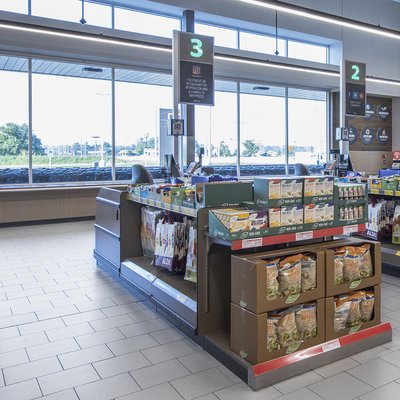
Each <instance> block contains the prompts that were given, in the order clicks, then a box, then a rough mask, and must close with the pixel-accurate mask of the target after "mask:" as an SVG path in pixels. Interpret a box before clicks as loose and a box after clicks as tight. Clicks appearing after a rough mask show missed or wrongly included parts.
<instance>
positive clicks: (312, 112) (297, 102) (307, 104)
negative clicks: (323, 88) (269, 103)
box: [288, 89, 327, 165]
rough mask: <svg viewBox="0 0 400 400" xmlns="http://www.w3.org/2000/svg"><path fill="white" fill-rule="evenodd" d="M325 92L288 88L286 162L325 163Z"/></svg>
mask: <svg viewBox="0 0 400 400" xmlns="http://www.w3.org/2000/svg"><path fill="white" fill-rule="evenodd" d="M326 108H327V107H326V93H325V92H317V91H311V90H299V89H289V123H288V124H289V148H288V150H289V164H294V163H302V164H306V165H322V164H323V163H325V162H326V159H327V154H326V138H327V132H326V130H327V126H326V118H327V115H326Z"/></svg>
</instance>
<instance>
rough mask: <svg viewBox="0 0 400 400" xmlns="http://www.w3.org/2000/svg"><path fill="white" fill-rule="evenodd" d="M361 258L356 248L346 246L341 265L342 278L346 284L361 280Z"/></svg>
mask: <svg viewBox="0 0 400 400" xmlns="http://www.w3.org/2000/svg"><path fill="white" fill-rule="evenodd" d="M361 268H362V256H361V255H360V252H359V251H358V250H357V247H353V246H347V247H346V255H345V257H344V264H343V277H344V281H345V282H346V283H350V282H354V281H356V280H358V279H361Z"/></svg>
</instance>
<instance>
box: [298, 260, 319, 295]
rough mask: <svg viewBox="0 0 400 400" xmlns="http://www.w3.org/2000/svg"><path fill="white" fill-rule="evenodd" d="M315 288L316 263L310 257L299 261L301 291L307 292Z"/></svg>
mask: <svg viewBox="0 0 400 400" xmlns="http://www.w3.org/2000/svg"><path fill="white" fill-rule="evenodd" d="M316 287H317V263H316V261H315V260H314V258H312V257H311V256H310V255H307V254H306V255H304V256H303V258H302V259H301V291H302V292H307V291H308V290H313V289H315V288H316Z"/></svg>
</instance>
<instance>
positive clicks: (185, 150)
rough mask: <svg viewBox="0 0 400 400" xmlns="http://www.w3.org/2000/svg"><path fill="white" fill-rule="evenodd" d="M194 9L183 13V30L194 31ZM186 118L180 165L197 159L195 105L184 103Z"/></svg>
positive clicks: (183, 108) (183, 109)
mask: <svg viewBox="0 0 400 400" xmlns="http://www.w3.org/2000/svg"><path fill="white" fill-rule="evenodd" d="M194 21H195V19H194V11H192V10H185V11H184V12H183V15H182V21H181V30H182V31H184V32H190V33H194ZM181 108H182V118H183V119H184V120H185V136H183V137H181V138H180V165H181V168H182V167H183V165H188V164H190V163H191V162H192V161H194V160H195V158H196V154H195V106H193V105H187V104H185V105H182V106H181Z"/></svg>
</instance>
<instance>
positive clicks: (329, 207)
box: [325, 203, 335, 221]
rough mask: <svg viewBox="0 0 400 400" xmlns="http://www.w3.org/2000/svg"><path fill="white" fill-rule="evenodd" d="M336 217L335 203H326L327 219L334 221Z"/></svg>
mask: <svg viewBox="0 0 400 400" xmlns="http://www.w3.org/2000/svg"><path fill="white" fill-rule="evenodd" d="M334 219H335V205H334V204H333V203H326V204H325V221H333V220H334Z"/></svg>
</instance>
